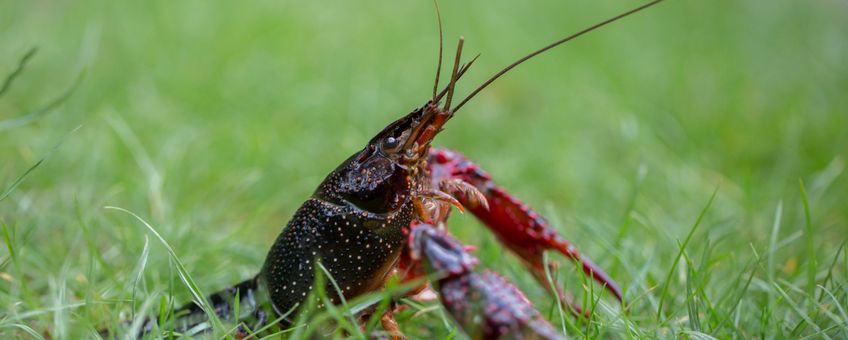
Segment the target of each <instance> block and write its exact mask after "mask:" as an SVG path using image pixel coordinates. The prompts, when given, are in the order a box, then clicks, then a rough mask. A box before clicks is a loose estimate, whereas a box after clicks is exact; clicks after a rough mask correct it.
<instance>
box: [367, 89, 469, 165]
mask: <svg viewBox="0 0 848 340" xmlns="http://www.w3.org/2000/svg"><path fill="white" fill-rule="evenodd" d="M452 116H453V114H452V113H451V112H450V111H448V110H444V109H442V108H440V107H439V105H438V103H433V102H428V103H427V104H426V105H424V106H423V107H421V108H419V109H417V110H415V111H412V112H411V113H409V114H407V115H406V116H404V117H402V118H400V119H398V120H396V121H394V122H393V123H391V124H389V126H387V127H386V128H385V129H383V131H380V133H378V134H377V135H376V136H374V138H372V139H371V141H370V142H369V147H372V148H376V149H378V150H380V152H381V153H383V154H384V155H386V156H387V157H389V158H391V159H393V160H395V161H397V162H399V163H400V164H401V165H403V166H406V167H418V166H419V165H421V164H422V163H423V162H424V160H426V158H427V152H428V151H429V149H430V142H431V141H433V138H434V137H436V135H437V134H438V133H439V132H441V131H442V126H443V125H444V124H445V122H447V121H448V119H450V118H451V117H452Z"/></svg>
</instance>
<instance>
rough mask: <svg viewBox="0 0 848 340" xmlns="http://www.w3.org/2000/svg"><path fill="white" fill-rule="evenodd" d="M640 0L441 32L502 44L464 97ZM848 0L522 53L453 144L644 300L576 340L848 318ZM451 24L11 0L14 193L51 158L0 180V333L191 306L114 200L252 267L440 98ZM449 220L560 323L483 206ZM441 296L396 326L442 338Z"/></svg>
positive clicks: (476, 104)
mask: <svg viewBox="0 0 848 340" xmlns="http://www.w3.org/2000/svg"><path fill="white" fill-rule="evenodd" d="M638 3H639V2H636V1H629V0H628V1H595V2H587V1H556V0H547V1H542V0H534V1H529V2H524V3H516V2H514V1H504V0H489V1H482V0H464V1H456V0H454V1H441V4H440V5H441V9H442V15H443V21H444V28H445V33H446V38H447V40H446V46H447V49H446V54H448V55H450V54H452V53H453V52H452V51H453V48H452V47H453V46H454V43H455V39H456V38H457V37H458V36H459V35H463V36H464V37H465V38H466V45H465V51H466V55H469V56H470V55H472V54H475V53H477V52H479V53H482V56H481V58H480V59H479V60H478V62H477V63H476V64H475V66H474V68H473V69H472V70H471V71H470V72H469V74H468V75H467V76H466V77H465V78H464V79H463V80H462V82H461V83H460V95H462V94H463V93H466V92H467V91H470V90H471V89H472V88H473V87H474V86H476V84H479V83H480V82H481V81H482V80H483V79H485V78H487V77H488V76H489V75H491V74H492V73H494V72H495V71H496V70H497V69H499V68H501V67H503V66H504V65H506V64H508V63H509V62H511V61H512V60H514V59H516V58H518V57H519V56H521V55H523V54H526V53H527V52H529V51H531V50H533V49H535V48H537V47H539V46H541V45H543V44H546V43H547V42H549V41H552V40H554V39H555V38H558V37H560V36H563V35H564V34H566V33H569V32H573V31H576V30H578V29H581V28H583V27H586V26H588V25H590V24H593V23H595V22H597V21H600V20H602V19H605V18H606V17H609V16H611V15H613V14H616V13H618V12H620V11H623V10H624V9H626V8H629V7H633V6H635V5H637V4H638ZM846 14H848V3H846V2H844V1H837V0H814V1H791V0H774V1H757V0H743V1H729V0H717V1H693V0H670V1H667V2H666V3H663V4H661V5H660V6H658V7H656V8H653V9H651V10H649V11H647V12H644V13H641V14H639V15H637V16H634V17H631V18H628V19H626V20H624V21H622V22H620V23H617V24H615V25H613V26H611V27H608V28H604V29H602V30H600V31H598V32H595V33H592V34H591V35H589V36H586V37H584V38H581V39H578V40H577V41H574V42H572V43H569V44H568V45H567V46H565V47H563V48H558V49H556V50H553V51H551V52H549V53H547V54H546V55H544V56H541V57H540V58H538V59H537V60H533V61H532V62H530V63H528V64H526V65H522V66H521V67H519V68H518V69H516V70H515V71H513V72H512V73H510V74H509V75H507V76H505V77H504V78H503V79H501V80H499V81H498V82H496V83H495V84H493V85H492V86H491V87H490V88H489V89H487V90H486V91H485V92H484V93H483V94H481V95H480V96H478V97H477V98H476V99H475V100H474V101H472V102H471V103H470V104H469V105H468V106H467V107H466V108H464V109H463V111H462V112H460V113H459V115H458V116H457V117H456V119H454V120H453V121H452V122H451V123H450V124H449V125H448V127H447V131H446V132H445V133H444V134H442V135H440V136H439V138H438V140H437V142H436V144H437V145H440V146H445V147H449V148H453V149H457V150H460V151H462V152H464V153H465V154H467V155H468V156H469V157H470V158H472V159H474V160H476V161H477V162H478V163H479V164H480V165H482V166H483V167H484V168H486V169H488V170H489V171H490V172H491V173H492V175H493V176H495V177H496V178H497V179H498V181H499V182H500V184H502V185H503V186H505V187H507V188H509V189H510V190H511V191H512V192H514V193H515V194H516V195H518V196H519V197H521V198H522V199H524V200H525V201H526V202H528V203H530V204H531V205H533V206H535V207H537V208H538V209H539V210H540V211H541V212H543V213H544V214H545V215H546V216H548V218H549V219H550V220H552V221H553V222H555V224H556V225H557V226H558V228H559V230H560V232H561V233H562V234H564V235H565V236H566V237H567V238H569V239H570V240H572V241H573V242H574V243H575V244H576V245H577V246H578V247H579V248H580V249H581V250H583V252H584V253H586V254H587V255H589V256H590V257H591V258H593V259H595V260H596V262H599V264H601V266H602V267H604V268H607V269H609V271H610V274H611V275H612V276H613V277H614V278H616V279H617V280H618V282H619V283H621V284H622V286H624V287H626V289H627V294H626V295H627V298H628V300H630V301H631V307H630V308H629V309H628V312H627V313H622V312H621V310H620V309H619V308H618V307H617V306H616V304H614V303H613V302H614V301H613V300H612V299H611V297H610V296H608V295H603V294H602V295H601V299H602V301H603V302H604V303H605V306H606V307H608V308H598V313H597V314H596V317H595V318H593V319H592V320H591V321H590V322H578V323H577V324H576V326H573V327H572V326H569V329H568V331H569V335H578V336H579V335H581V333H582V334H583V335H585V336H587V337H600V338H605V337H630V336H635V337H647V338H653V337H674V336H682V337H692V338H701V337H706V336H708V335H711V336H716V337H719V338H728V337H739V338H751V337H764V338H774V337H777V338H783V337H791V338H798V337H804V336H812V337H828V336H829V337H841V338H844V337H848V326H846V323H848V316H846V312H845V309H846V308H848V301H846V299H848V298H846V296H847V295H848V291H846V289H848V287H846V284H848V261H846V259H845V256H846V251H845V248H844V247H843V246H844V243H845V241H846V236H845V235H848V225H846V224H847V223H848V209H846V208H848V207H846V203H845V202H846V201H848V179H846V176H845V174H844V169H845V161H846V156H848V155H846V153H848V133H846V132H845V130H846V127H848V96H846V93H848V91H847V90H848V39H846V36H848V20H845V17H846ZM437 37H438V33H437V28H436V20H435V13H434V10H433V6H432V3H430V2H429V1H424V0H420V1H404V2H398V1H359V2H342V1H334V2H326V1H313V2H293V1H256V2H250V3H246V2H225V3H209V2H203V1H196V0H192V1H145V2H116V1H103V0H85V1H74V2H63V1H42V0H38V1H3V2H0V46H2V47H0V74H2V75H6V74H9V73H11V72H12V71H13V70H14V69H15V67H16V66H17V65H18V62H19V60H20V59H21V57H22V56H23V55H24V54H26V53H27V51H29V50H30V49H31V48H33V47H37V53H36V54H35V55H34V56H33V57H32V58H30V59H29V61H28V63H27V64H26V67H25V69H24V71H23V72H22V73H21V74H20V75H19V76H18V77H17V78H16V79H15V80H14V82H13V83H12V85H11V87H10V88H9V90H8V91H7V92H6V93H4V94H3V95H2V97H0V128H2V130H0V190H2V191H0V192H3V191H6V190H7V188H11V187H12V186H13V184H14V183H15V181H16V179H17V178H19V177H20V176H21V175H23V174H24V173H25V172H26V171H27V169H29V168H30V167H32V166H33V165H34V164H36V163H37V162H38V161H39V160H40V159H42V158H45V157H46V161H45V162H44V163H43V164H41V165H40V166H39V167H37V168H36V169H35V170H34V171H32V172H31V173H30V174H29V176H28V177H26V178H25V179H24V181H23V182H21V183H20V185H19V186H18V187H17V188H16V189H15V190H13V191H11V192H10V193H9V196H8V197H6V198H5V199H3V200H2V201H0V223H2V224H3V231H4V236H5V238H4V240H5V243H6V247H3V249H0V336H3V337H6V336H19V337H37V336H43V335H47V334H49V335H50V336H52V337H55V338H78V337H82V336H85V337H93V336H94V329H95V328H98V327H102V326H104V325H114V324H116V323H117V322H118V320H120V319H122V318H128V317H130V316H131V314H132V311H133V310H138V309H139V308H140V306H141V305H142V304H143V301H159V299H161V298H162V297H163V296H165V297H167V298H169V299H170V298H174V299H175V301H176V302H177V303H178V304H179V303H182V302H186V301H189V295H188V292H187V290H186V289H184V288H183V287H182V286H181V285H180V283H179V281H178V280H176V281H175V279H174V275H175V272H174V269H173V264H172V263H171V262H169V259H168V255H167V253H166V252H165V251H164V248H163V247H162V246H161V244H159V243H158V242H156V241H151V242H150V246H149V247H150V248H149V249H150V252H149V255H145V254H144V252H143V248H144V244H145V237H146V235H147V233H146V230H145V229H144V228H143V227H142V226H140V225H139V224H138V223H137V222H136V221H134V220H132V219H131V218H128V216H127V215H125V214H122V213H120V212H116V211H112V210H104V209H103V207H104V206H106V205H114V206H120V207H123V208H126V209H129V210H131V211H134V212H136V213H137V214H139V215H141V216H142V217H143V218H145V219H146V220H147V221H149V222H150V223H151V224H152V225H153V226H154V227H155V228H156V229H157V230H158V231H159V232H160V233H161V234H162V235H163V237H164V238H165V239H166V240H168V242H169V243H170V244H171V245H172V246H173V247H174V249H175V250H176V252H177V254H178V255H179V257H180V259H181V260H182V262H183V263H185V265H186V267H187V268H188V270H189V272H190V273H191V275H192V276H193V277H194V279H195V280H196V281H197V282H198V283H199V285H200V288H201V289H203V290H204V292H207V293H209V292H212V291H215V290H217V289H221V288H223V287H225V286H227V285H230V284H233V283H236V282H238V281H240V280H242V279H244V278H247V277H249V276H250V275H253V274H254V273H255V272H257V271H258V270H259V268H260V266H261V264H262V261H263V259H264V256H265V254H266V251H267V249H268V247H269V246H270V244H271V242H272V240H273V239H274V238H275V237H276V235H277V233H279V231H280V230H281V227H282V226H283V225H284V224H285V223H286V221H287V220H288V218H289V217H290V216H291V214H292V213H293V212H294V210H295V209H296V208H297V207H298V206H299V204H300V203H301V202H302V201H303V200H304V199H305V198H306V197H308V195H310V194H311V192H312V190H313V189H314V188H315V186H316V185H317V184H318V183H319V182H320V180H321V179H322V178H323V176H325V175H326V174H327V173H328V172H329V171H330V170H331V169H333V168H334V167H335V166H336V165H337V164H338V163H340V162H341V161H342V160H343V159H345V158H346V157H347V156H348V155H350V154H351V153H353V152H355V151H356V150H358V149H359V148H361V147H362V146H363V145H364V143H365V142H366V141H367V140H368V139H369V138H370V137H371V136H372V135H373V134H375V133H376V132H378V131H379V130H380V129H381V128H382V127H384V126H385V125H387V124H388V123H389V122H391V121H392V120H394V119H396V118H397V117H399V116H400V115H402V114H405V113H407V112H409V111H410V110H412V109H413V108H415V107H416V106H419V105H421V104H423V103H424V102H425V101H426V100H427V99H428V98H429V93H430V91H431V88H432V80H433V76H434V71H435V63H436V55H437V48H438V41H437ZM446 69H447V68H446ZM442 79H445V77H443V78H442ZM77 83H78V85H76V86H75V85H74V84H77ZM69 89H70V91H73V92H72V94H71V95H70V96H69V97H68V98H67V100H65V101H64V102H62V103H61V104H59V105H57V106H55V107H53V108H51V109H50V110H47V111H45V112H43V114H40V113H39V112H37V111H38V110H40V109H42V108H44V107H45V106H46V105H49V104H50V103H51V101H54V100H56V98H60V97H61V96H63V94H64V93H66V91H69ZM33 112H35V113H36V114H35V115H34V116H27V115H28V114H30V113H33ZM21 117H24V119H23V120H20V119H21ZM26 117H32V118H33V119H31V121H29V120H27V119H26ZM15 119H19V120H15ZM17 122H22V123H25V124H16V123H17ZM18 125H20V126H18ZM77 127H79V128H78V129H77V130H75V129H76V128H77ZM56 145H58V147H56V148H55V149H54V146H56ZM799 180H801V181H803V183H804V185H805V188H806V194H807V195H806V197H807V203H808V206H809V212H810V214H809V217H810V218H809V222H807V220H806V219H805V215H804V209H803V208H804V204H803V203H804V201H803V200H802V195H801V191H800V189H799ZM715 190H717V191H716V197H715V199H714V201H713V203H712V205H711V206H710V207H709V209H707V211H706V213H705V214H704V219H703V221H702V222H701V223H700V224H699V225H698V227H697V229H696V230H694V233H693V235H692V238H691V240H690V242H689V243H688V244H687V245H686V248H685V249H686V251H685V256H684V257H683V258H682V259H681V260H680V261H679V262H677V261H675V258H676V257H677V256H678V254H679V253H680V250H681V247H680V245H681V244H682V243H683V242H684V240H685V239H686V237H687V234H688V233H689V232H690V231H691V230H692V228H693V225H694V224H695V221H696V219H697V218H698V216H699V213H700V212H701V211H702V210H703V209H704V208H705V207H706V206H707V202H708V201H709V199H710V197H711V194H712V193H713V192H714V191H715ZM452 223H453V224H452V229H453V231H454V232H455V233H456V234H457V235H458V236H459V237H460V238H461V239H462V240H463V241H464V242H466V243H470V244H476V245H479V246H480V250H479V251H478V256H480V257H481V259H482V260H483V264H484V265H485V266H486V267H490V268H493V269H495V270H497V271H499V272H501V273H504V274H505V275H506V276H507V277H508V278H509V279H511V280H513V281H515V282H517V283H518V285H519V286H520V287H521V288H522V289H523V290H524V291H525V292H527V294H528V296H529V297H530V298H531V299H532V300H533V301H535V302H536V304H537V306H538V307H539V309H540V310H542V311H543V313H545V314H546V315H549V316H551V317H552V319H553V320H554V324H555V325H557V327H558V326H559V320H558V317H557V316H556V314H555V313H551V310H553V309H552V308H553V307H552V305H551V302H550V301H551V299H550V297H549V296H548V295H547V294H546V293H545V292H544V291H543V290H542V289H541V288H540V286H539V285H538V284H536V283H535V282H534V281H533V280H532V278H531V277H530V276H529V275H528V274H527V273H526V272H524V271H523V270H522V269H521V268H519V267H518V262H517V261H516V260H515V259H513V258H511V257H506V258H505V257H502V256H501V255H500V254H501V248H499V246H498V244H497V243H496V241H494V240H493V239H492V238H491V237H490V236H489V235H488V234H486V233H481V232H479V231H480V230H482V228H483V227H482V226H480V225H479V224H477V223H476V222H474V221H473V219H472V218H470V217H468V216H459V215H456V216H455V218H454V220H453V222H452ZM558 259H560V258H558ZM139 272H140V273H141V275H140V276H139V274H138V273H139ZM811 275H812V276H814V279H811ZM576 276H577V275H576V274H574V273H573V271H571V272H569V273H562V274H561V277H562V279H564V280H565V281H566V282H567V283H568V284H569V289H570V290H572V291H575V292H577V293H578V296H580V295H581V294H580V293H581V292H582V291H583V290H584V289H583V288H585V287H582V286H581V285H580V283H579V280H578V279H575V277H576ZM139 277H140V279H138V278H139ZM175 282H176V283H175ZM584 293H585V292H584ZM171 294H174V296H173V297H172V296H171ZM661 305H662V306H661ZM439 313H441V312H440V311H438V310H437V311H435V312H432V313H424V314H423V315H422V316H415V317H409V318H407V319H405V320H401V321H402V327H403V330H404V331H405V332H406V333H407V334H408V335H410V336H412V337H414V338H417V337H424V336H428V337H433V336H436V337H444V336H447V335H448V334H451V332H452V330H451V329H452V327H453V326H451V325H450V324H447V325H446V324H443V323H442V322H441V321H439V320H440V319H439V317H438V316H434V314H439Z"/></svg>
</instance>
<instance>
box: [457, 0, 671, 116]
mask: <svg viewBox="0 0 848 340" xmlns="http://www.w3.org/2000/svg"><path fill="white" fill-rule="evenodd" d="M662 1H663V0H654V1H651V2H649V3H647V4H644V5H642V6H639V7H636V8H634V9H631V10H629V11H627V12H624V13H621V14H619V15H616V16H614V17H612V18H609V19H607V20H604V21H601V22H599V23H597V24H594V25H592V26H589V27H588V28H585V29H583V30H582V31H579V32H577V33H574V34H572V35H569V36H567V37H565V38H562V39H560V40H557V41H554V42H553V43H551V44H549V45H547V46H545V47H542V48H540V49H538V50H536V51H535V52H533V53H530V54H528V55H526V56H524V57H522V58H521V59H518V60H516V61H515V62H513V63H512V64H509V66H507V67H504V68H503V69H502V70H500V72H498V73H495V75H494V76H492V77H491V78H489V79H488V80H486V81H485V82H483V84H482V85H480V86H478V87H477V88H476V89H475V90H474V91H472V92H471V94H469V95H468V97H465V99H463V100H462V101H461V102H460V103H459V105H457V106H456V108H454V110H453V111H454V112H456V111H459V108H461V107H462V106H463V105H465V103H467V102H468V101H469V100H470V99H471V98H473V97H474V96H476V95H477V93H480V91H483V89H485V88H486V86H489V84H491V83H492V82H494V81H495V79H498V78H500V76H502V75H504V74H505V73H507V72H509V70H512V69H513V68H515V67H516V66H518V65H520V64H521V63H523V62H525V61H527V60H528V59H530V58H533V57H535V56H537V55H539V54H542V53H544V52H545V51H547V50H550V49H552V48H554V47H557V46H559V45H560V44H562V43H564V42H567V41H569V40H572V39H574V38H577V37H579V36H581V35H584V34H586V33H589V32H591V31H594V30H596V29H598V28H601V27H603V26H606V25H607V24H610V23H612V22H614V21H617V20H619V19H621V18H624V17H627V16H629V15H631V14H634V13H636V12H639V11H641V10H643V9H646V8H648V7H651V6H653V5H656V4H657V3H660V2H662Z"/></svg>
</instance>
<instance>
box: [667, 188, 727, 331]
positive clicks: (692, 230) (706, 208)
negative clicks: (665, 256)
mask: <svg viewBox="0 0 848 340" xmlns="http://www.w3.org/2000/svg"><path fill="white" fill-rule="evenodd" d="M717 194H718V187H716V188H715V190H714V191H713V194H712V196H710V200H709V201H707V205H706V206H704V209H702V210H701V213H700V214H698V219H696V220H695V224H694V225H692V228H690V229H689V234H688V235H686V240H685V241H683V245H681V247H680V251H678V252H677V256H676V257H675V258H674V262H672V264H671V268H670V269H669V271H668V275H667V276H666V278H665V283H664V284H663V289H662V292H661V293H660V302H659V306H658V308H657V321H660V320H662V312H663V304H664V303H665V299H666V296H667V295H668V286H669V285H670V284H671V277H672V275H674V270H675V269H676V268H677V264H678V263H679V262H680V258H681V257H682V256H683V252H684V251H685V250H686V245H688V244H689V241H690V240H691V239H692V235H694V234H695V231H696V230H698V226H699V225H701V221H703V219H704V216H705V215H706V214H707V211H709V210H710V206H712V204H713V200H715V198H716V195H717Z"/></svg>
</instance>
